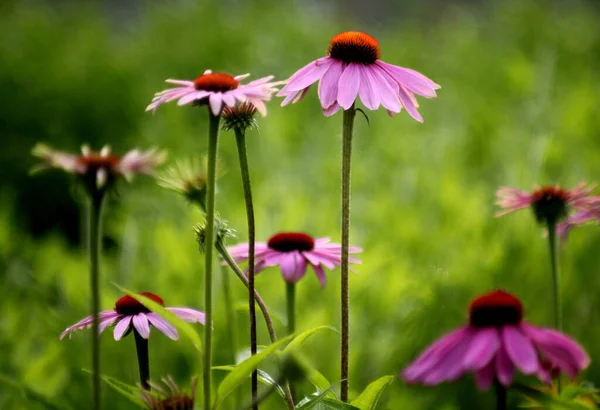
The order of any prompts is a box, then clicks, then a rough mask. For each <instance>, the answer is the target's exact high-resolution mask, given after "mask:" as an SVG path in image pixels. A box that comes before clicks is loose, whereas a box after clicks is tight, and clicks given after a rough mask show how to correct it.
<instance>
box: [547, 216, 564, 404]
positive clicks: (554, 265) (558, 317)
mask: <svg viewBox="0 0 600 410" xmlns="http://www.w3.org/2000/svg"><path fill="white" fill-rule="evenodd" d="M548 247H549V248H550V270H551V271H552V304H553V310H554V327H555V328H556V329H558V330H559V331H562V330H563V321H562V294H561V289H560V268H559V266H558V242H557V240H556V222H552V221H548ZM556 384H557V389H558V393H560V391H561V385H560V376H559V377H557V378H556Z"/></svg>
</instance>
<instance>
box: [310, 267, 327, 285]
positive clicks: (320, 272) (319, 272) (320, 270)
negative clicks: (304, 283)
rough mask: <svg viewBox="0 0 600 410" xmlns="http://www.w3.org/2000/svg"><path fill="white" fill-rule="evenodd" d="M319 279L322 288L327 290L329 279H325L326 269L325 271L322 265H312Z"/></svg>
mask: <svg viewBox="0 0 600 410" xmlns="http://www.w3.org/2000/svg"><path fill="white" fill-rule="evenodd" d="M311 266H312V268H313V270H314V271H315V274H316V275H317V278H318V279H319V283H320V284H321V288H325V284H326V283H327V278H326V277H325V269H323V268H322V267H321V266H320V265H313V264H311Z"/></svg>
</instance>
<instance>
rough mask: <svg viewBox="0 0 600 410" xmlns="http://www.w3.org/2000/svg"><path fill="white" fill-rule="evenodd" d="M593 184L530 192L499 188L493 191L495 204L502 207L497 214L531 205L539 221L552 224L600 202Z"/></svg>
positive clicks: (542, 188)
mask: <svg viewBox="0 0 600 410" xmlns="http://www.w3.org/2000/svg"><path fill="white" fill-rule="evenodd" d="M594 189H595V186H588V185H587V184H586V183H580V184H579V185H577V186H576V187H575V188H573V189H563V188H561V187H560V186H558V185H554V186H544V187H536V188H535V189H534V190H533V191H532V192H531V193H529V192H525V191H522V190H520V189H516V188H508V187H502V188H500V189H498V191H497V192H496V196H497V198H498V200H497V202H496V204H497V205H498V206H499V207H500V208H502V210H501V211H500V212H498V213H497V214H496V216H502V215H506V214H509V213H511V212H515V211H518V210H520V209H523V208H529V207H531V208H532V209H533V212H534V214H535V217H536V219H537V220H538V222H540V223H542V222H545V223H552V224H555V223H557V222H559V221H561V220H564V219H565V218H567V217H568V216H569V215H570V214H571V213H572V212H575V213H578V212H582V211H586V210H589V209H590V208H592V207H594V206H597V205H599V204H600V197H598V196H593V195H592V191H593V190H594Z"/></svg>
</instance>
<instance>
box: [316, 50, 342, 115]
mask: <svg viewBox="0 0 600 410" xmlns="http://www.w3.org/2000/svg"><path fill="white" fill-rule="evenodd" d="M343 71H344V63H342V62H340V61H334V62H333V63H332V64H331V65H330V66H329V69H328V70H327V72H326V73H325V74H324V75H323V77H322V78H321V81H319V99H320V100H321V107H322V108H323V109H324V110H327V109H328V108H330V107H331V106H332V105H333V104H334V103H335V99H336V98H337V95H338V82H339V81H340V76H341V75H342V72H343ZM336 111H337V110H336Z"/></svg>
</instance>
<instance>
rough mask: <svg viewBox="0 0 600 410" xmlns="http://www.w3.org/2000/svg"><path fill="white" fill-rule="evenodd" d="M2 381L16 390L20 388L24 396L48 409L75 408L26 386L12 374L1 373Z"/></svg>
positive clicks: (69, 409) (62, 409)
mask: <svg viewBox="0 0 600 410" xmlns="http://www.w3.org/2000/svg"><path fill="white" fill-rule="evenodd" d="M0 383H2V384H5V385H7V386H8V387H11V388H13V389H15V390H18V391H19V392H20V393H21V395H22V396H23V397H25V398H27V399H29V400H31V401H34V402H36V403H39V404H41V405H42V406H44V407H45V408H46V409H48V410H73V408H72V407H70V406H67V405H66V404H62V403H55V402H53V401H52V400H50V399H49V398H48V397H46V396H44V395H43V394H41V393H38V392H36V391H35V390H33V389H32V388H30V387H28V386H26V385H25V384H23V383H21V382H19V381H18V380H16V379H14V378H12V377H10V376H7V375H4V374H0Z"/></svg>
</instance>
